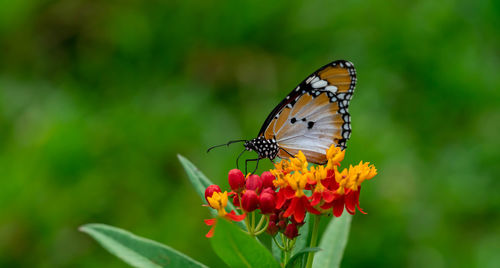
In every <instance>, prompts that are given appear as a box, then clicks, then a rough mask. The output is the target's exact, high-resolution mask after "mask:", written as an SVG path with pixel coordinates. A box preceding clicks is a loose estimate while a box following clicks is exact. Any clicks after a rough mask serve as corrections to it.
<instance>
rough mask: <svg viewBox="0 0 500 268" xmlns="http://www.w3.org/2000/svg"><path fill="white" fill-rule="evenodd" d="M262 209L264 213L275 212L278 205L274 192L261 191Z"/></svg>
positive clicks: (260, 202) (260, 201) (260, 203)
mask: <svg viewBox="0 0 500 268" xmlns="http://www.w3.org/2000/svg"><path fill="white" fill-rule="evenodd" d="M259 205H260V211H261V212H262V214H270V213H273V212H274V209H275V207H276V199H275V198H274V195H273V194H270V193H267V192H265V193H261V194H260V196H259Z"/></svg>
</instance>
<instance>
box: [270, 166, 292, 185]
mask: <svg viewBox="0 0 500 268" xmlns="http://www.w3.org/2000/svg"><path fill="white" fill-rule="evenodd" d="M283 161H284V160H282V161H281V162H283ZM270 172H271V174H273V176H274V177H275V178H276V179H275V180H274V181H273V184H274V186H275V187H281V188H285V187H286V186H288V181H287V180H286V179H285V175H284V173H283V172H282V171H281V170H279V169H271V170H270Z"/></svg>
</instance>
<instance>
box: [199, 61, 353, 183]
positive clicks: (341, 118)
mask: <svg viewBox="0 0 500 268" xmlns="http://www.w3.org/2000/svg"><path fill="white" fill-rule="evenodd" d="M355 87H356V70H355V68H354V65H353V64H352V63H351V62H349V61H346V60H336V61H333V62H331V63H329V64H327V65H325V66H323V67H321V68H319V69H318V70H316V71H315V72H314V73H312V74H311V75H309V76H308V77H307V78H306V79H304V81H302V82H301V83H300V84H299V85H298V86H297V87H296V88H294V89H293V90H292V92H290V93H289V94H288V95H287V96H286V97H285V98H284V99H283V100H282V101H281V102H280V103H279V104H278V105H277V106H276V107H275V108H274V109H273V110H272V111H271V113H270V114H269V115H268V116H267V118H266V120H265V121H264V124H262V127H261V129H260V131H259V134H258V135H257V137H256V138H254V139H251V140H234V141H230V142H228V143H226V144H221V145H217V146H213V147H211V148H209V149H208V151H210V150H211V149H213V148H216V147H219V146H224V145H227V146H229V145H230V144H232V143H236V142H244V147H245V149H244V150H243V151H242V152H241V153H240V154H239V156H238V158H237V159H236V165H237V166H238V161H239V158H240V157H241V155H242V154H243V153H244V152H245V151H255V152H256V153H257V155H258V158H255V159H247V160H246V162H245V173H246V165H247V164H248V162H249V161H257V164H256V167H255V170H256V169H257V167H258V163H259V162H258V161H259V160H260V159H264V158H268V159H271V160H273V159H274V158H276V157H279V158H286V159H288V158H289V157H293V156H294V155H295V154H297V153H298V152H299V151H302V153H304V155H305V157H306V159H307V161H308V162H311V163H315V164H324V163H326V150H327V149H328V148H330V146H331V145H332V144H335V145H336V146H337V147H340V148H341V149H342V150H345V148H346V142H347V140H349V138H350V137H351V116H350V114H349V102H350V100H351V98H352V95H353V93H354V88H355ZM254 172H255V171H254Z"/></svg>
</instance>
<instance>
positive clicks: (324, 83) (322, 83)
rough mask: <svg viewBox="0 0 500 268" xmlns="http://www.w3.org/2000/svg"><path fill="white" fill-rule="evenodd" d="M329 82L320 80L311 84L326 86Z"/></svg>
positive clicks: (317, 86) (313, 85)
mask: <svg viewBox="0 0 500 268" xmlns="http://www.w3.org/2000/svg"><path fill="white" fill-rule="evenodd" d="M326 85H328V83H327V82H326V81H325V80H319V81H316V82H314V83H312V84H311V86H312V87H313V88H320V87H325V86H326Z"/></svg>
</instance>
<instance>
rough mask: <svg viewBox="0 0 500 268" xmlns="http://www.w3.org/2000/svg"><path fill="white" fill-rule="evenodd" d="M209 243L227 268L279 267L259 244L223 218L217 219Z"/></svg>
mask: <svg viewBox="0 0 500 268" xmlns="http://www.w3.org/2000/svg"><path fill="white" fill-rule="evenodd" d="M210 242H211V244H212V247H213V249H214V251H215V253H217V255H218V256H219V257H220V258H221V259H222V260H223V261H224V262H225V263H226V264H227V265H228V266H229V267H276V268H279V267H280V265H279V264H278V262H276V260H275V259H274V257H273V256H272V255H271V253H270V252H269V251H268V250H267V249H266V248H265V247H264V246H263V245H262V244H261V243H259V242H258V241H257V240H256V239H254V238H252V237H250V236H249V235H247V234H245V233H244V232H243V231H242V230H241V229H240V228H238V227H236V225H234V224H232V223H230V222H228V221H227V220H225V219H223V218H218V219H217V225H216V227H215V232H214V236H213V237H212V238H210Z"/></svg>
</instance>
